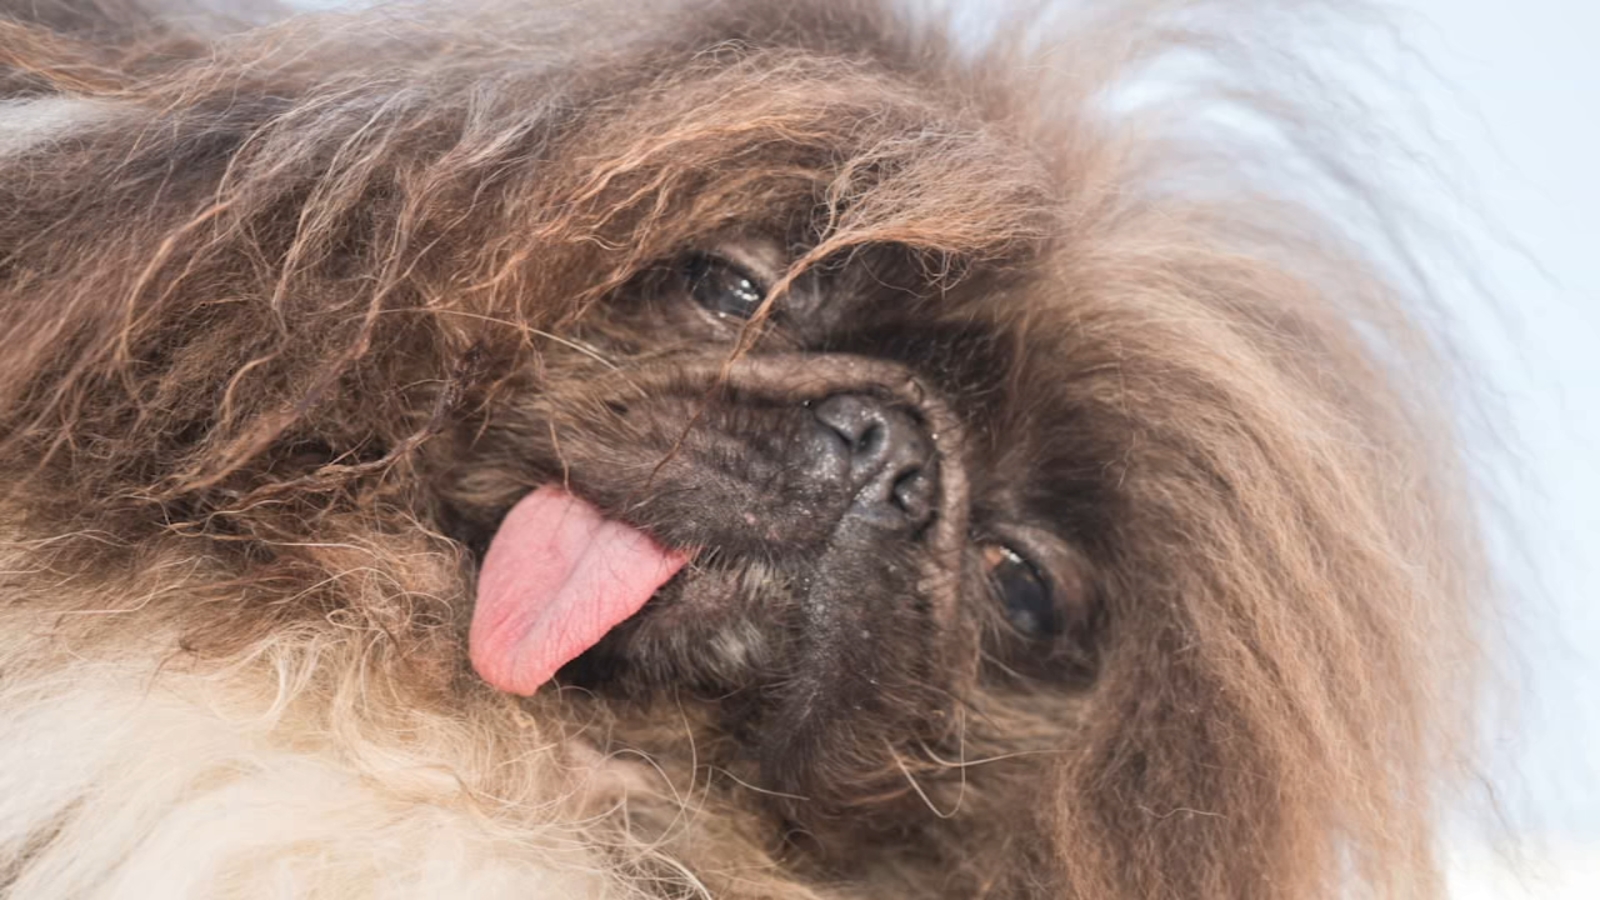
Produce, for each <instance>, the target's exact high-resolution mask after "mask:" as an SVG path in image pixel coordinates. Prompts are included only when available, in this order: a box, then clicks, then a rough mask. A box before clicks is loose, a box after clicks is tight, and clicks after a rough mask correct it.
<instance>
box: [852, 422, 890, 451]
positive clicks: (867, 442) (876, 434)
mask: <svg viewBox="0 0 1600 900" xmlns="http://www.w3.org/2000/svg"><path fill="white" fill-rule="evenodd" d="M850 449H851V450H853V451H855V453H856V455H857V456H877V455H878V451H880V450H882V449H883V426H882V425H881V424H879V423H877V422H869V423H868V424H867V426H866V429H865V430H863V431H862V432H861V433H860V434H858V435H856V439H855V440H854V441H852V442H851V445H850Z"/></svg>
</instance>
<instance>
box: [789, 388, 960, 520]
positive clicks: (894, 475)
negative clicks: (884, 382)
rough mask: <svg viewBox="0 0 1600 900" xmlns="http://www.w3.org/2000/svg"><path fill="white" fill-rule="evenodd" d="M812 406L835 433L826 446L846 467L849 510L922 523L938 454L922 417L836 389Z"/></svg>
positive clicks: (928, 511)
mask: <svg viewBox="0 0 1600 900" xmlns="http://www.w3.org/2000/svg"><path fill="white" fill-rule="evenodd" d="M814 411H815V413H816V417H817V421H819V422H821V423H822V425H823V426H824V428H825V429H826V430H828V431H831V432H833V434H834V435H836V436H837V437H838V440H837V441H833V442H830V447H829V450H828V452H831V453H838V454H840V455H841V456H842V457H843V459H842V460H841V462H843V463H845V465H841V466H840V467H839V468H840V469H842V470H846V471H848V472H849V478H850V487H851V488H852V491H853V496H854V499H853V500H852V507H851V512H852V513H853V514H855V515H857V516H860V517H862V518H865V519H868V520H870V521H873V522H875V523H878V524H881V525H884V526H887V527H891V528H898V529H905V530H908V531H916V530H918V529H920V528H922V527H923V526H924V525H927V524H928V521H929V520H930V519H932V518H933V510H934V505H935V503H936V502H937V500H938V496H937V495H938V491H939V458H938V454H937V453H935V452H934V445H933V439H932V438H931V437H929V435H928V433H927V430H926V429H925V428H924V427H923V426H922V423H921V422H919V421H918V420H917V419H916V418H915V417H914V416H912V414H911V413H909V412H907V411H905V410H903V409H899V408H897V407H895V406H893V405H891V404H889V403H887V402H885V401H883V400H880V399H878V398H876V397H872V396H869V395H866V394H835V395H834V396H832V397H829V398H828V399H826V400H824V401H822V402H821V403H818V404H817V405H816V407H815V410H814Z"/></svg>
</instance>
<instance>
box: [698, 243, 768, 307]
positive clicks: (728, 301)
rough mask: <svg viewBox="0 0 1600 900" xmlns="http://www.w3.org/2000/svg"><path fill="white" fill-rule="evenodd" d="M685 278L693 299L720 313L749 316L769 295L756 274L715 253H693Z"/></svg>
mask: <svg viewBox="0 0 1600 900" xmlns="http://www.w3.org/2000/svg"><path fill="white" fill-rule="evenodd" d="M683 278H684V282H685V284H687V285H688V289H689V296H691V297H693V298H694V302H696V303H698V304H700V305H701V306H703V307H705V308H706V309H707V310H710V311H711V312H712V313H714V314H716V315H718V316H723V317H729V318H735V319H748V318H750V317H751V316H753V315H755V312H756V310H757V309H760V308H761V301H763V300H765V299H766V296H767V293H766V291H765V290H764V289H763V288H762V286H761V284H760V282H758V281H757V280H756V279H755V277H754V276H752V275H751V274H750V273H748V272H746V271H744V270H743V269H741V268H739V267H738V266H736V265H734V264H732V263H730V262H727V261H725V260H721V259H718V258H716V257H714V256H704V255H697V256H692V257H690V258H689V259H688V260H687V261H686V262H685V263H684V269H683Z"/></svg>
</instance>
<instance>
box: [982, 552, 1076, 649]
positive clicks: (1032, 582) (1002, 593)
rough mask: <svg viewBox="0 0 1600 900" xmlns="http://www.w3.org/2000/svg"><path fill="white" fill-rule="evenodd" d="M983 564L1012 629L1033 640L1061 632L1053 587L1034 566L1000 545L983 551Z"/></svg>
mask: <svg viewBox="0 0 1600 900" xmlns="http://www.w3.org/2000/svg"><path fill="white" fill-rule="evenodd" d="M983 562H984V566H985V567H986V568H987V569H988V570H989V581H990V583H991V584H993V585H994V591H995V595H996V597H997V598H998V599H999V600H1000V602H1001V603H1003V604H1005V614H1006V620H1007V621H1009V622H1010V623H1011V627H1012V628H1015V629H1016V630H1017V631H1018V632H1019V633H1020V634H1022V635H1024V636H1026V637H1030V638H1045V637H1053V636H1055V635H1057V634H1060V633H1061V619H1060V616H1059V615H1058V614H1057V612H1056V604H1055V598H1054V597H1053V596H1052V595H1051V591H1050V585H1049V583H1048V582H1046V580H1045V577H1044V576H1043V575H1041V574H1040V573H1039V570H1038V569H1037V568H1035V567H1034V565H1033V563H1030V562H1028V560H1027V559H1025V558H1024V557H1023V556H1022V555H1021V554H1019V553H1017V552H1016V551H1015V550H1012V549H1011V548H1010V547H1006V546H1003V545H1000V544H990V545H988V546H986V547H985V548H984V549H983Z"/></svg>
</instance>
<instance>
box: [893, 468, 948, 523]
mask: <svg viewBox="0 0 1600 900" xmlns="http://www.w3.org/2000/svg"><path fill="white" fill-rule="evenodd" d="M937 485H938V482H937V480H936V479H935V478H934V477H933V476H932V475H931V474H930V473H929V472H927V471H926V470H924V469H921V468H915V469H911V470H910V471H907V472H905V473H904V474H902V475H901V476H900V477H899V478H897V479H896V480H895V483H894V487H893V488H892V489H891V491H890V494H889V497H890V500H891V502H893V503H894V505H895V506H896V507H898V508H899V510H900V511H901V512H902V513H905V516H906V518H907V519H909V520H910V521H911V522H912V523H914V524H916V525H918V526H920V525H922V524H923V523H925V522H927V521H928V519H930V518H932V516H933V506H934V492H935V490H936V489H937Z"/></svg>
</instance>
